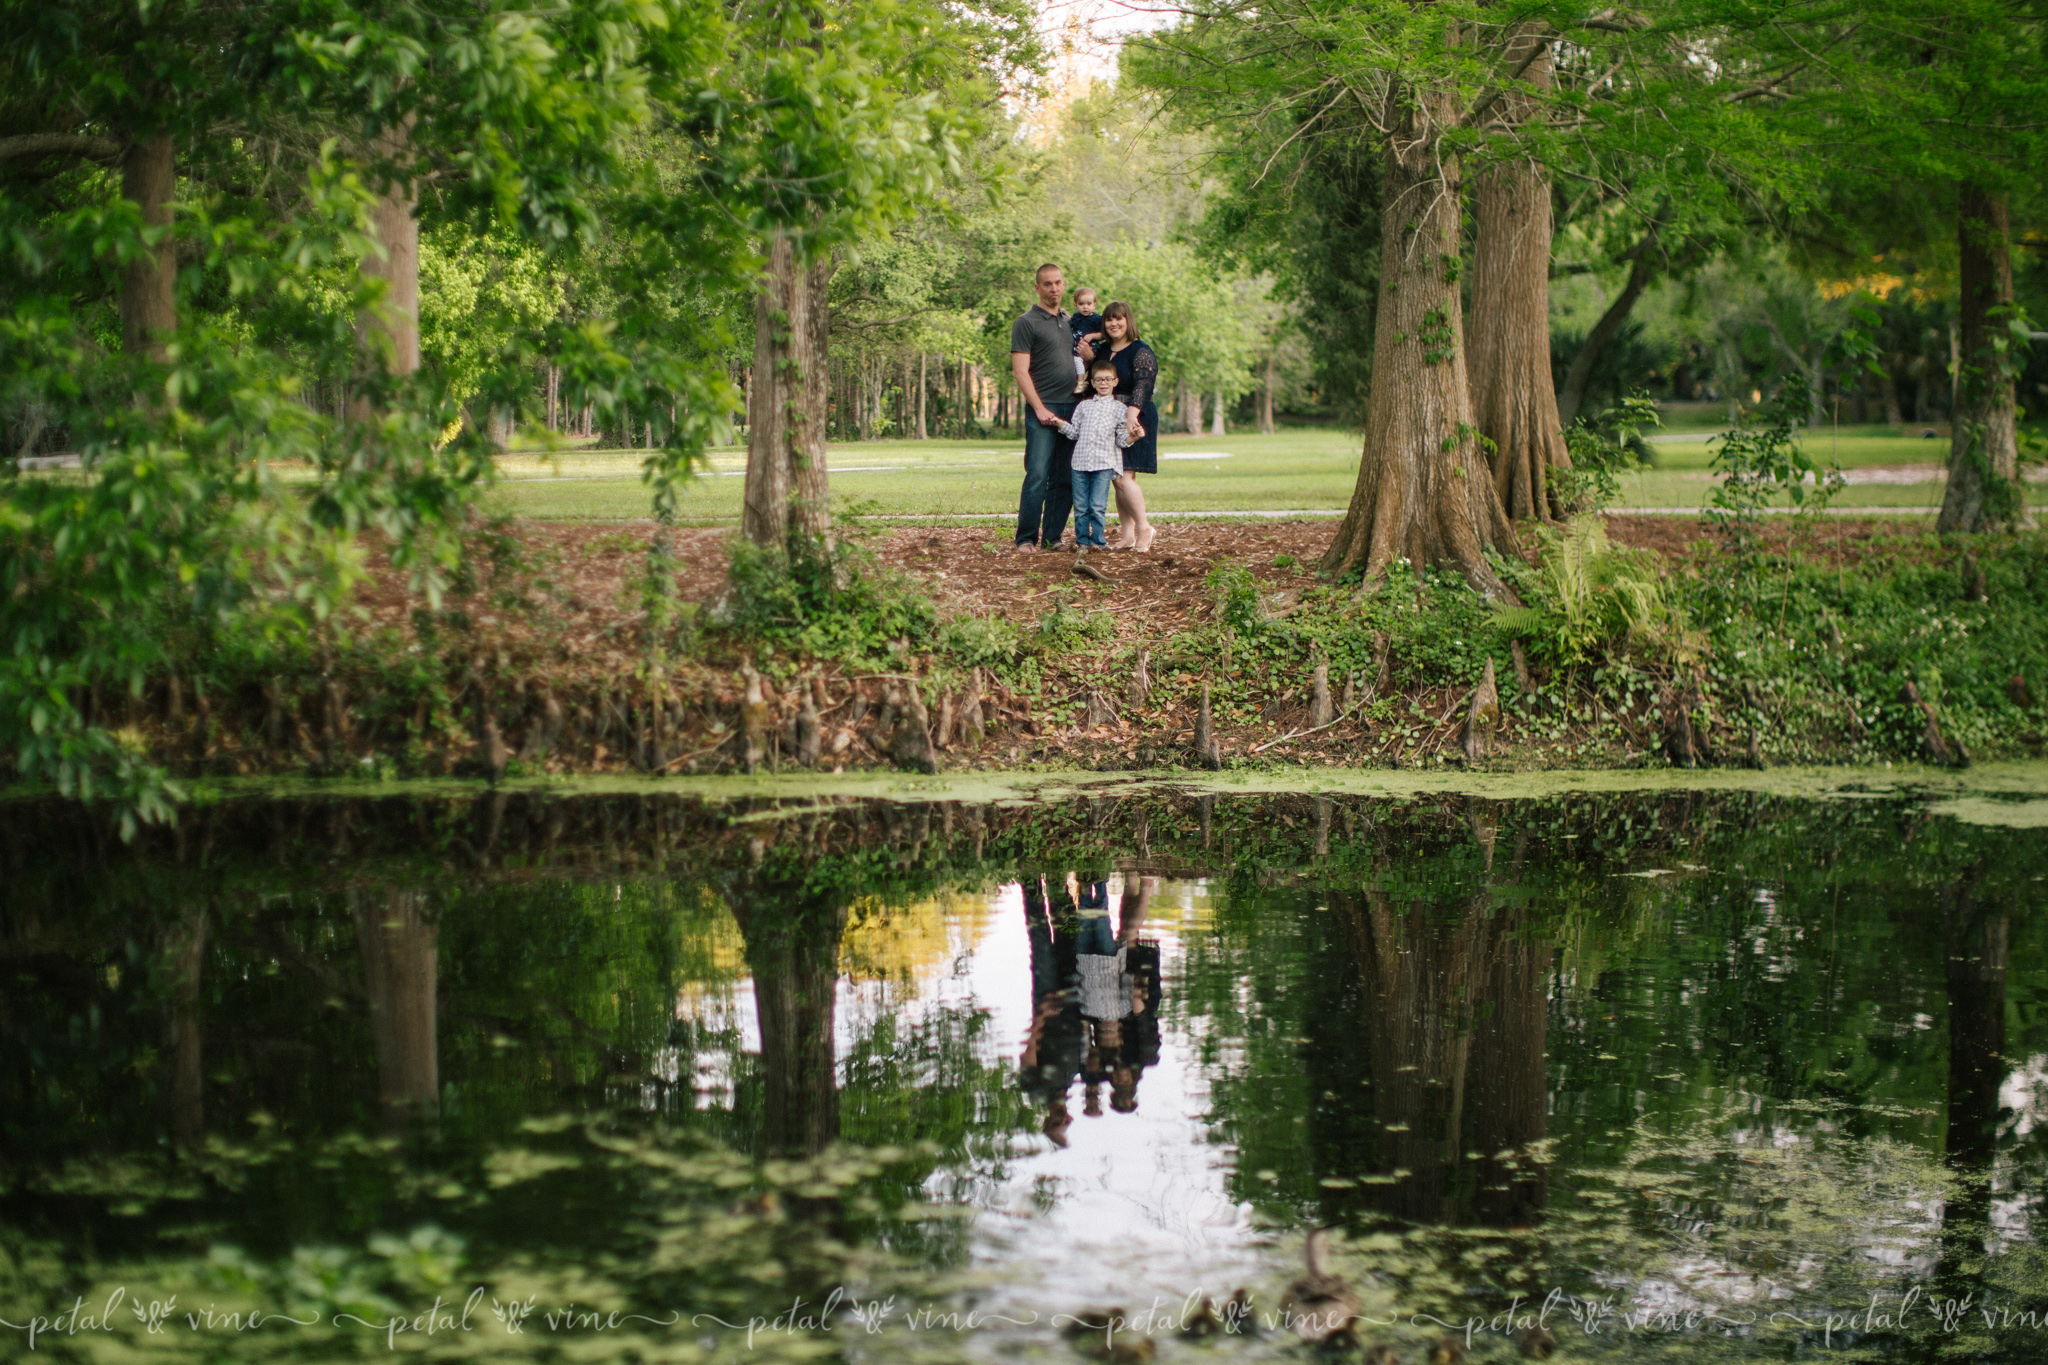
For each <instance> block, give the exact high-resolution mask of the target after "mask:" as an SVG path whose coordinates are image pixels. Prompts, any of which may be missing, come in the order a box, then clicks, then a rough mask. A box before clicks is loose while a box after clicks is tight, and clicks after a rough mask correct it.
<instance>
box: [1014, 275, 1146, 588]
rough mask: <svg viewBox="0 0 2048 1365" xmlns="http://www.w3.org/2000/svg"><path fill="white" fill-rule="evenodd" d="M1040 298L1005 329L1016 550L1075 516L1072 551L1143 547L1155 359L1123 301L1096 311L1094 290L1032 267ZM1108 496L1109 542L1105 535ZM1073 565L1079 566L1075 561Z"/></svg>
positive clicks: (1054, 543)
mask: <svg viewBox="0 0 2048 1365" xmlns="http://www.w3.org/2000/svg"><path fill="white" fill-rule="evenodd" d="M1035 288H1036V292H1037V295H1038V301H1037V302H1036V303H1034V304H1032V305H1031V308H1030V310H1029V311H1028V312H1026V313H1025V314H1024V316H1023V317H1021V318H1018V319H1017V321H1016V322H1015V323H1014V324H1013V325H1012V326H1011V328H1010V369H1011V371H1012V373H1013V374H1015V375H1016V378H1017V388H1018V389H1019V390H1020V391H1021V392H1022V393H1023V395H1024V406H1025V413H1024V490H1023V493H1022V495H1021V496H1020V497H1019V499H1018V503H1017V550H1018V552H1019V553H1020V554H1032V553H1036V552H1037V551H1039V550H1056V549H1058V548H1060V542H1061V540H1062V539H1063V538H1064V536H1065V535H1066V530H1067V517H1068V514H1069V513H1071V514H1072V515H1073V518H1074V543H1075V548H1076V549H1078V550H1080V551H1081V552H1082V554H1083V555H1084V556H1085V555H1086V553H1087V552H1088V551H1089V550H1140V551H1143V550H1150V549H1151V548H1152V524H1151V522H1149V521H1147V520H1146V519H1145V495H1144V494H1143V492H1141V491H1140V490H1139V488H1138V475H1140V474H1151V473H1155V472H1156V471H1157V470H1158V468H1159V411H1158V409H1157V408H1156V407H1155V406H1153V402H1152V390H1153V387H1154V386H1155V385H1156V384H1157V383H1158V381H1159V357H1158V356H1157V355H1155V354H1153V351H1152V348H1151V347H1150V346H1148V345H1146V344H1145V342H1144V341H1143V340H1142V339H1141V338H1140V337H1139V335H1138V320H1137V318H1136V317H1135V316H1134V315H1133V314H1132V312H1131V306H1130V305H1129V304H1127V303H1124V302H1122V301H1121V300H1118V301H1116V302H1113V303H1111V304H1110V305H1109V306H1108V307H1106V308H1104V309H1103V310H1102V311H1101V312H1100V313H1097V312H1096V311H1095V305H1096V292H1095V291H1094V290H1093V289H1087V288H1082V289H1077V290H1075V291H1074V309H1075V311H1074V312H1073V313H1071V314H1069V313H1067V312H1066V311H1065V310H1064V309H1063V308H1062V307H1061V306H1060V305H1061V303H1062V302H1063V301H1064V300H1065V298H1066V294H1067V280H1066V276H1065V274H1064V273H1063V272H1062V271H1061V270H1060V268H1059V267H1058V266H1057V265H1052V264H1046V265H1042V266H1040V267H1038V278H1037V281H1036V285H1035ZM1112 491H1114V492H1115V494H1116V510H1117V541H1116V543H1115V544H1114V545H1112V544H1109V543H1108V541H1107V540H1106V539H1105V538H1104V537H1105V535H1106V527H1105V525H1104V520H1105V518H1106V517H1107V515H1108V503H1109V495H1110V493H1111V492H1112ZM1076 567H1077V568H1080V567H1081V565H1079V564H1077V565H1076Z"/></svg>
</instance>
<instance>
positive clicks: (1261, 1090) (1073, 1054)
mask: <svg viewBox="0 0 2048 1365" xmlns="http://www.w3.org/2000/svg"><path fill="white" fill-rule="evenodd" d="M2035 814H2037V813H2036V812H2034V809H2033V805H2031V804H2026V803H2015V802H2010V801H2007V800H2004V799H2002V798H1998V797H1996V796H1991V797H1985V796H1979V797H1975V798H1971V799H1970V800H1967V801H1951V802H1947V803H1935V802H1932V801H1930V800H1928V799H1924V798H1919V797H1915V796H1913V795H1911V794H1899V793H1887V794H1880V795H1874V796H1869V797H1866V798H1863V799H1849V798H1836V799H1826V800H1820V799H1794V798H1788V797H1778V796H1769V795H1762V794H1757V793H1719V794H1709V793H1700V792H1692V793H1659V792H1634V793H1615V794H1606V795H1569V796H1558V797H1553V798H1544V799H1524V800H1489V799H1483V798H1479V797H1473V796H1458V795H1447V794H1435V795H1423V796H1417V797H1410V798H1405V799H1392V798H1370V797H1364V796H1356V795H1346V796H1329V795H1312V794H1291V795H1290V794H1279V795H1273V794H1265V795H1257V796H1230V795H1220V794H1215V793H1209V794H1199V793H1196V792H1193V791H1182V790H1175V789H1173V788H1170V787H1149V788H1148V787H1133V788H1122V789H1119V790H1117V791H1116V792H1114V793H1112V794H1107V795H1101V796H1088V795H1079V796H1073V797H1071V798H1065V799H1052V800H1009V801H1001V802H991V803H984V804H974V803H965V802H954V801H945V800H924V801H885V800H852V799H847V800H832V799H818V798H806V799H803V800H801V801H798V800H783V801H777V800H770V799H765V798H751V799H742V800H727V801H718V802H714V801H704V800H697V799H693V798H690V797H688V796H621V795H605V796H582V797H576V796H556V795H544V794H526V795H506V794H492V795H487V796H482V797H477V796H475V795H474V794H469V795H463V796H450V795H446V794H441V795H415V796H407V797H402V798H387V799H359V800H358V799H314V798H308V799H303V800H262V801H257V800H235V801H228V802H225V803H222V804H218V805H214V806H211V807H208V808H205V809H199V810H194V811H192V812H189V813H188V815H187V817H186V818H185V819H184V821H183V822H182V823H181V824H180V826H179V827H178V828H177V829H176V830H172V831H146V832H145V833H144V834H143V835H142V836H141V837H140V838H139V839H138V840H137V842H135V843H134V844H132V845H124V844H123V843H122V842H121V841H120V840H119V838H118V836H117V835H116V834H115V833H114V832H113V830H112V828H111V827H110V826H109V825H108V824H106V823H105V822H104V821H103V820H101V819H99V818H97V817H95V816H93V815H90V814H87V813H83V812H80V811H79V810H77V809H76V808H72V807H67V806H60V805H54V804H51V805H42V804H32V803H16V804H14V805H11V806H8V807H7V808H6V815H7V818H6V819H5V820H4V821H0V876H4V878H5V880H4V883H0V885H4V886H5V888H6V889H5V891H4V893H0V900H4V907H5V908H4V910H0V970H4V973H5V975H4V977H0V1058H4V1065H0V1323H4V1324H5V1327H4V1329H0V1353H5V1354H6V1355H7V1356H8V1358H16V1357H20V1358H30V1357H31V1356H33V1357H35V1358H40V1357H44V1356H49V1357H54V1358H58V1359H65V1360H74V1359H75V1360H95V1361H98V1360H105V1361H109V1362H111V1361H114V1360H117V1359H118V1360H122V1361H129V1360H136V1359H143V1358H148V1359H161V1360H184V1359H191V1360H194V1361H198V1360H209V1361H211V1360H273V1359H306V1360H335V1359H353V1358H358V1357H364V1358H367V1357H374V1356H386V1355H392V1354H396V1353H401V1352H411V1353H413V1354H415V1355H418V1356H425V1357H432V1358H436V1359H439V1358H450V1359H453V1358H458V1357H459V1358H462V1359H501V1358H502V1359H507V1360H512V1359H518V1360H526V1359H541V1358H545V1359H551V1360H552V1359H559V1360H607V1361H608V1360H649V1361H653V1360H663V1361H666V1360H695V1359H705V1360H712V1359H730V1360H754V1359H763V1358H766V1359H783V1358H790V1359H808V1358H818V1357H820V1356H821V1355H822V1356H826V1357H836V1358H843V1359H847V1360H913V1359H915V1360H935V1361H949V1360H963V1361H968V1360H971V1361H1001V1360H1010V1359H1051V1360H1066V1359H1082V1358H1091V1357H1092V1358H1110V1359H1118V1360H1131V1361H1138V1360H1145V1359H1155V1358H1156V1359H1159V1360H1179V1359H1185V1360H1191V1361H1193V1360H1205V1359H1215V1360H1240V1359H1244V1360H1254V1359H1290V1358H1295V1359H1299V1358H1308V1357H1309V1356H1310V1355H1311V1354H1314V1353H1316V1352H1320V1351H1328V1350H1330V1349H1333V1346H1332V1344H1331V1343H1328V1342H1325V1343H1323V1344H1321V1345H1318V1346H1313V1347H1312V1346H1310V1345H1307V1344H1305V1343H1304V1341H1303V1338H1304V1337H1317V1336H1320V1335H1322V1334H1323V1333H1324V1332H1325V1331H1326V1330H1327V1329H1328V1328H1329V1327H1331V1326H1333V1325H1335V1324H1337V1323H1340V1322H1344V1321H1346V1320H1348V1321H1349V1326H1348V1328H1347V1329H1346V1330H1345V1331H1343V1332H1340V1333H1339V1334H1338V1337H1337V1341H1336V1343H1335V1346H1334V1349H1341V1350H1348V1351H1353V1352H1361V1353H1367V1354H1365V1355H1364V1356H1363V1357H1362V1358H1370V1359H1375V1360H1406V1359H1413V1360H1416V1361H1421V1360H1424V1359H1430V1360H1435V1361H1449V1360H1454V1359H1457V1358H1470V1359H1474V1360H1486V1359H1510V1358H1516V1359H1519V1358H1523V1357H1525V1356H1537V1357H1541V1356H1543V1355H1545V1354H1546V1353H1548V1352H1549V1351H1550V1350H1551V1349H1552V1348H1553V1346H1554V1347H1555V1349H1556V1350H1558V1351H1559V1352H1560V1353H1561V1355H1563V1356H1570V1357H1574V1358H1592V1357H1600V1358H1606V1359H1617V1360H1639V1359H1707V1360H1747V1359H1758V1360H1765V1359H1768V1360H1780V1359H1788V1358H1792V1357H1795V1356H1797V1357H1802V1358H1804V1357H1809V1356H1810V1357H1815V1358H1827V1359H1836V1358H1839V1359H1844V1360H1853V1359H1880V1358H1881V1359H1893V1358H1900V1357H1907V1358H1913V1359H1926V1360H1945V1359H1955V1360H1998V1361H2031V1360H2039V1359H2044V1358H2048V1331H2044V1330H2043V1326H2042V1322H2043V1315H2044V1314H2048V1283H2044V1279H2043V1273H2042V1267H2043V1260H2042V1253H2041V1244H2040V1239H2039V1224H2038V1219H2039V1217H2040V1201H2041V1193H2042V1189H2043V1181H2042V1178H2043V1175H2044V1168H2048V1124H2044V1123H2043V1122H2042V1119H2043V1116H2044V1115H2048V1015H2044V1011H2043V1006H2044V1004H2048V956H2044V947H2048V943H2044V932H2043V926H2042V917H2041V915H2040V914H2039V907H2040V905H2041V900H2042V890H2043V878H2044V876H2048V828H2042V821H2041V820H2039V819H2038V818H2034V816H2035ZM1313 1229H1327V1230H1328V1231H1327V1232H1326V1233H1319V1234H1317V1235H1316V1236H1315V1238H1314V1239H1313V1240H1314V1242H1315V1244H1316V1247H1317V1252H1316V1260H1317V1267H1316V1269H1317V1271H1318V1273H1320V1274H1321V1275H1322V1276H1324V1277H1325V1278H1323V1279H1320V1280H1316V1279H1314V1278H1313V1277H1311V1276H1310V1275H1309V1272H1308V1269H1307V1260H1308V1255H1307V1252H1306V1250H1305V1248H1306V1246H1307V1244H1308V1242H1309V1240H1310V1239H1309V1234H1310V1232H1311V1230H1313ZM1210 1305H1213V1307H1211V1306H1210ZM1449 1338H1455V1342H1456V1344H1455V1346H1453V1345H1451V1344H1448V1341H1447V1339H1449Z"/></svg>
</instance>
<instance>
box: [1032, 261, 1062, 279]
mask: <svg viewBox="0 0 2048 1365" xmlns="http://www.w3.org/2000/svg"><path fill="white" fill-rule="evenodd" d="M1048 270H1060V268H1059V265H1058V263H1057V262H1054V261H1047V262H1046V263H1045V264H1044V265H1042V266H1040V267H1038V269H1037V270H1036V271H1035V272H1033V274H1032V276H1031V278H1033V279H1035V280H1042V279H1044V278H1045V272H1046V271H1048ZM1066 273H1067V272H1066V271H1064V270H1060V274H1062V275H1064V274H1066Z"/></svg>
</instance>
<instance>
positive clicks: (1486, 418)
mask: <svg viewBox="0 0 2048 1365" xmlns="http://www.w3.org/2000/svg"><path fill="white" fill-rule="evenodd" d="M1538 43H1540V44H1542V50H1541V51H1540V52H1537V53H1535V54H1534V56H1533V58H1532V55H1531V49H1532V48H1533V47H1534V45H1536V44H1538ZM1507 62H1508V64H1509V65H1510V66H1520V65H1521V64H1522V63H1523V62H1527V63H1528V65H1527V67H1526V68H1525V69H1524V71H1523V75H1522V80H1523V81H1524V82H1526V83H1527V84H1528V85H1530V86H1532V87H1534V88H1537V89H1547V88H1548V87H1549V85H1550V80H1551V56H1550V43H1549V38H1548V36H1547V35H1546V34H1544V33H1542V32H1541V31H1540V29H1539V28H1538V26H1536V25H1531V24H1523V25H1518V26H1517V27H1516V29H1515V32H1514V34H1513V36H1512V37H1511V38H1510V39H1509V41H1508V47H1507ZM1533 104H1534V101H1533V100H1531V99H1530V97H1529V96H1527V95H1525V94H1522V93H1520V92H1518V91H1512V90H1511V91H1510V93H1509V94H1507V95H1505V96H1503V97H1502V98H1501V99H1500V100H1499V101H1497V103H1496V108H1497V109H1499V110H1500V111H1501V118H1502V120H1503V121H1504V122H1505V123H1507V124H1508V125H1509V126H1510V127H1512V126H1514V125H1516V124H1519V123H1520V122H1522V121H1523V120H1524V119H1526V118H1528V117H1529V116H1530V114H1531V113H1532V112H1533ZM1472 198H1473V213H1474V217H1475V218H1476V219H1477V231H1476V234H1475V237H1474V243H1473V253H1472V346H1471V352H1472V354H1471V359H1470V361H1469V364H1468V378H1469V379H1470V381H1471V384H1472V411H1473V416H1474V418H1475V419H1476V422H1477V425H1478V427H1479V434H1480V435H1482V436H1484V437H1486V439H1488V440H1489V441H1492V442H1493V445H1494V450H1493V486H1494V491H1495V492H1496V493H1497V494H1498V495H1499V497H1500V501H1501V505H1502V506H1503V507H1505V508H1506V509H1507V513H1508V515H1509V516H1510V517H1514V518H1516V519H1518V520H1522V519H1529V518H1534V519H1536V520H1539V521H1551V520H1555V519H1556V517H1557V516H1559V515H1560V514H1561V513H1562V511H1563V508H1562V507H1561V506H1559V505H1558V504H1557V502H1556V500H1555V498H1554V497H1553V495H1552V494H1551V492H1550V479H1549V474H1550V471H1551V470H1553V469H1569V468H1571V463H1572V459H1571V454H1570V452H1569V451H1567V450H1566V449H1565V444H1564V429H1563V423H1562V422H1561V421H1560V420H1559V418H1558V412H1557V391H1556V387H1555V381H1554V380H1553V379H1552V378H1551V373H1550V238H1551V222H1550V179H1549V177H1548V176H1546V175H1545V174H1544V173H1543V169H1542V168H1541V167H1540V166H1538V165H1537V164H1536V163H1535V162H1534V161H1531V160H1526V159H1517V160H1513V161H1507V162H1504V163H1502V164H1500V165H1496V166H1490V167H1488V168H1487V169H1486V170H1485V171H1484V172H1482V173H1481V174H1480V175H1479V176H1478V177H1477V179H1476V181H1475V183H1474V185H1473V196H1472Z"/></svg>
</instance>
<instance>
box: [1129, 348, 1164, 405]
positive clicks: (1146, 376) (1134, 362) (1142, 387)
mask: <svg viewBox="0 0 2048 1365" xmlns="http://www.w3.org/2000/svg"><path fill="white" fill-rule="evenodd" d="M1158 382H1159V357H1158V356H1157V355H1155V354H1154V353H1153V350H1152V348H1151V347H1150V346H1140V347H1139V348H1138V353H1137V354H1136V355H1135V356H1132V357H1131V406H1132V407H1134V408H1142V407H1144V406H1145V405H1146V404H1147V403H1149V402H1151V401H1152V389H1153V386H1154V385H1156V384H1157V383H1158Z"/></svg>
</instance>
